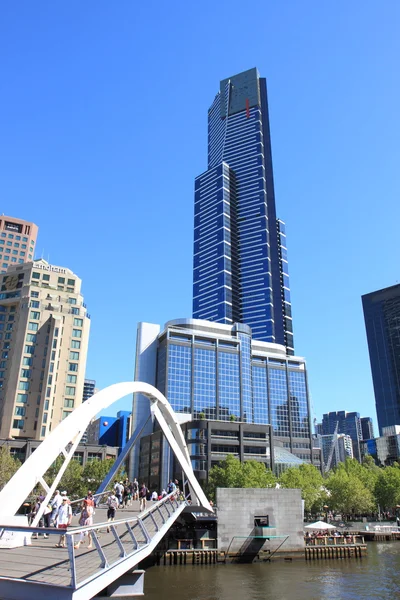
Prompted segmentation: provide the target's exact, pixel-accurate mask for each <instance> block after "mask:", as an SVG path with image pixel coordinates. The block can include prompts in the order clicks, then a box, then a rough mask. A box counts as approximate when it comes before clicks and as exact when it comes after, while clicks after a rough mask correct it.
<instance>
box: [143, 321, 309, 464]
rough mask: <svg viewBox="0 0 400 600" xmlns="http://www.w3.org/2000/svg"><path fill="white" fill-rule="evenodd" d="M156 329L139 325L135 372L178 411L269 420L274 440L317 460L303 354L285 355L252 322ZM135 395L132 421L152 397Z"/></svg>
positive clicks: (209, 416)
mask: <svg viewBox="0 0 400 600" xmlns="http://www.w3.org/2000/svg"><path fill="white" fill-rule="evenodd" d="M154 327H155V326H154V325H152V324H148V323H140V324H139V330H138V340H139V343H140V344H142V346H141V347H140V348H139V347H138V351H137V354H136V372H137V373H139V374H140V377H141V380H142V381H147V382H148V383H151V384H153V385H155V386H156V387H157V388H158V389H159V390H160V391H161V392H162V393H163V394H164V395H165V396H166V397H167V398H168V401H169V402H170V404H171V406H172V408H173V409H174V411H175V412H176V413H183V415H182V416H184V415H187V416H189V417H191V418H193V419H199V418H205V419H211V420H219V421H238V422H243V423H255V424H260V425H263V424H264V425H268V424H271V426H272V432H273V436H274V440H276V441H279V443H280V444H281V445H282V447H283V448H287V449H288V450H290V452H292V453H293V454H295V455H296V456H297V457H298V458H300V459H302V460H306V461H309V462H311V461H312V457H311V453H312V444H311V427H310V416H309V415H310V409H309V398H308V387H307V372H306V365H305V361H304V359H303V358H299V357H295V356H287V354H286V349H285V347H284V346H282V345H279V344H273V343H269V342H262V341H259V340H255V339H254V337H253V336H252V332H251V328H250V327H249V326H248V325H243V324H239V323H236V324H233V325H225V324H219V323H211V322H209V321H201V320H196V319H179V320H176V321H169V322H168V323H167V324H166V325H165V328H164V330H163V331H160V330H159V331H158V333H156V331H155V329H154ZM148 332H149V333H148ZM148 365H151V366H152V368H151V369H148ZM136 396H137V397H136V402H134V410H133V413H134V415H135V419H134V420H135V425H134V427H136V426H137V424H138V423H140V422H142V421H144V420H145V418H146V411H147V412H148V411H149V408H148V402H147V403H146V402H141V398H140V395H136ZM147 433H150V431H149V432H147Z"/></svg>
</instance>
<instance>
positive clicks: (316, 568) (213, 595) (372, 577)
mask: <svg viewBox="0 0 400 600" xmlns="http://www.w3.org/2000/svg"><path fill="white" fill-rule="evenodd" d="M144 597H145V600H163V599H164V598H166V599H171V600H172V599H173V600H289V599H292V598H293V599H294V600H321V599H324V600H353V599H354V600H359V599H360V598H361V599H364V598H368V599H369V598H371V599H374V600H375V599H381V598H382V599H383V598H384V599H393V600H395V599H397V598H400V543H398V542H391V543H387V544H384V543H382V544H376V543H370V544H368V556H367V557H365V558H362V559H354V558H353V559H339V560H321V561H310V562H306V561H305V560H302V559H296V560H293V562H291V563H290V562H283V561H282V560H279V559H276V560H275V561H274V559H272V562H271V563H256V564H251V565H232V564H230V565H229V564H228V565H224V564H218V565H204V566H192V565H186V566H171V567H152V568H150V569H148V570H147V571H146V574H145V596H144Z"/></svg>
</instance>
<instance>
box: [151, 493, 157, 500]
mask: <svg viewBox="0 0 400 600" xmlns="http://www.w3.org/2000/svg"><path fill="white" fill-rule="evenodd" d="M151 500H153V502H154V501H156V500H158V494H157V492H156V490H154V492H153V493H152V495H151Z"/></svg>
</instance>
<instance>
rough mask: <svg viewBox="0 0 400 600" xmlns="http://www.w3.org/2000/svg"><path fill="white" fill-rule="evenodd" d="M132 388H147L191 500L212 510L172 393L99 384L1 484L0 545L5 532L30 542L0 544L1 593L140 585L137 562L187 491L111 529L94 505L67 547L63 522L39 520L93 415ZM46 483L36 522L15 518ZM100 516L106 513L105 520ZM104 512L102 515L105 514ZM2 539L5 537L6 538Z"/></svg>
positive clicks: (75, 594)
mask: <svg viewBox="0 0 400 600" xmlns="http://www.w3.org/2000/svg"><path fill="white" fill-rule="evenodd" d="M132 393H140V394H143V395H144V396H146V397H147V398H148V400H149V402H150V408H151V414H152V415H153V416H154V417H155V418H156V419H157V421H158V423H159V425H160V427H161V429H162V431H163V433H164V435H165V437H166V439H167V441H168V443H169V445H170V447H171V449H172V451H173V452H174V454H175V456H176V458H177V460H178V462H179V463H180V465H181V468H182V471H183V473H184V474H185V477H186V482H187V485H188V487H189V491H190V499H191V504H192V505H197V506H200V507H202V509H206V510H207V511H210V512H212V508H211V506H210V504H209V502H208V500H207V498H206V496H205V495H204V492H203V490H202V488H201V487H200V485H199V483H198V481H197V479H196V477H195V476H194V473H193V469H192V466H191V462H190V456H189V452H188V449H187V446H186V443H185V439H184V437H183V434H182V430H181V428H180V425H179V423H178V421H177V420H176V417H175V414H174V411H173V410H172V408H171V406H170V404H169V403H168V401H167V399H166V398H165V397H164V396H163V394H161V392H159V391H158V390H157V389H156V388H154V387H153V386H151V385H149V384H147V383H141V382H128V383H117V384H115V385H111V386H110V387H108V388H106V389H104V390H102V391H101V392H98V393H97V394H95V395H94V396H92V398H90V399H89V400H88V401H86V402H85V403H83V404H82V405H81V406H79V407H78V408H77V409H76V410H74V412H73V413H72V414H71V415H70V416H69V417H67V418H66V419H65V420H64V421H62V422H61V423H60V424H59V425H58V427H56V429H55V430H54V431H53V432H52V433H51V434H50V435H49V436H48V437H47V438H46V439H45V440H44V441H43V442H42V443H41V444H40V446H39V447H38V448H37V449H36V450H35V452H34V453H33V454H32V455H31V456H30V457H29V458H28V460H26V462H25V463H24V464H23V465H22V466H21V467H20V469H19V470H18V471H17V473H16V474H15V475H14V477H13V478H12V479H11V480H10V481H9V482H8V483H7V484H6V486H5V487H4V488H3V489H2V491H1V492H0V536H1V537H0V545H1V543H2V541H4V539H5V538H6V537H7V536H9V537H10V536H11V537H12V536H14V539H15V538H19V539H21V537H22V538H25V540H26V542H27V545H24V546H21V545H17V547H12V548H4V547H3V548H0V594H1V598H2V600H26V599H27V598H31V599H32V600H35V599H36V598H41V599H50V598H51V599H52V600H54V599H55V598H57V599H58V600H64V599H73V600H88V599H89V598H93V597H94V596H95V595H96V594H99V593H100V592H102V591H103V590H108V592H107V593H108V594H109V595H111V597H118V596H119V595H123V596H125V597H127V596H129V594H130V593H134V591H133V590H134V584H135V581H136V580H137V579H138V578H139V577H140V573H139V572H137V571H136V572H135V571H134V569H135V567H136V566H137V565H138V564H139V563H140V562H141V561H142V560H143V559H144V558H146V557H147V556H148V555H149V554H151V552H152V551H153V550H154V548H155V547H156V546H157V544H158V543H159V542H160V541H161V540H162V538H163V537H164V535H165V534H166V533H167V531H168V530H169V528H170V527H171V526H172V525H173V523H174V522H175V520H176V519H177V517H178V516H179V515H180V514H181V513H182V511H183V510H184V509H185V507H186V506H187V504H188V502H187V500H186V499H184V500H179V499H178V498H176V497H175V495H174V494H170V495H169V496H167V497H166V498H164V499H162V500H161V501H159V502H154V503H151V507H150V508H149V509H148V510H146V511H144V512H142V513H140V514H134V513H132V512H128V513H125V516H124V518H122V519H118V520H116V521H114V523H113V524H112V525H111V526H110V531H109V532H107V525H106V524H105V523H104V522H105V521H106V517H105V512H104V511H102V509H96V513H97V514H96V524H95V525H93V526H90V527H70V528H68V530H66V550H63V549H56V548H54V545H55V543H56V542H57V541H58V537H59V534H60V530H57V529H55V528H51V529H46V530H44V529H40V528H38V527H37V525H38V522H39V520H40V518H41V516H42V513H43V511H44V509H45V507H46V506H47V504H48V501H49V500H50V499H51V497H52V496H53V494H54V492H55V490H56V489H57V487H58V483H59V481H60V480H61V477H62V476H63V474H64V472H65V469H66V468H67V466H68V464H69V462H70V460H71V458H72V456H73V454H74V452H75V450H76V447H77V446H78V444H79V442H80V440H81V437H82V435H83V433H84V432H85V430H86V428H87V426H88V425H89V423H90V421H91V420H92V419H93V418H94V417H95V416H96V415H97V413H99V412H100V411H101V410H103V409H104V408H107V407H108V406H110V405H111V404H113V403H114V402H116V401H117V400H119V399H120V398H123V397H124V396H126V395H128V394H132ZM145 425H146V423H141V424H140V425H139V426H138V428H137V429H136V431H135V432H134V433H133V435H132V437H131V438H130V440H129V441H128V443H127V444H126V445H125V447H124V449H123V451H122V452H121V454H120V456H119V457H118V460H117V461H116V463H115V464H114V466H113V468H112V469H111V471H110V472H109V473H108V475H107V476H106V478H105V479H104V481H103V482H102V484H101V486H100V488H99V490H98V492H103V491H105V490H106V489H107V486H108V484H109V482H110V480H112V477H113V475H114V473H115V472H116V471H117V469H118V468H119V466H120V464H121V463H122V462H123V461H124V459H125V458H126V456H127V454H128V453H129V451H130V450H131V449H132V447H133V445H134V444H135V443H136V441H137V440H138V439H139V438H140V434H141V431H142V430H143V428H144V427H145ZM60 455H62V456H63V457H64V459H65V460H64V462H63V464H62V466H61V468H60V470H59V472H58V474H57V477H56V479H55V480H54V482H53V483H52V484H51V485H48V483H47V482H46V481H45V479H44V476H45V473H46V471H47V469H48V468H49V467H50V466H51V465H52V464H53V463H54V461H55V460H56V458H57V457H58V456H60ZM38 483H40V484H41V486H42V487H43V489H44V490H45V493H46V498H45V500H44V501H43V502H42V505H41V506H42V508H41V512H40V513H38V514H37V515H36V517H35V520H34V521H33V523H32V525H31V527H27V526H26V525H24V526H20V525H16V524H15V521H13V517H14V515H15V514H16V512H17V511H18V509H19V508H20V506H21V505H22V504H23V502H24V501H25V499H26V498H27V497H28V496H29V494H31V492H32V490H33V489H34V487H35V486H36V485H37V484H38ZM99 515H100V517H101V516H102V515H104V519H103V520H102V521H101V522H99ZM100 520H101V519H100ZM44 531H46V533H47V534H48V535H49V539H47V540H43V541H40V542H37V543H36V540H35V543H33V544H31V541H30V539H31V535H32V533H36V532H37V533H43V532H44ZM88 532H90V534H91V537H92V541H93V549H92V550H89V549H85V548H84V547H83V549H75V548H74V545H75V544H76V542H77V541H78V540H79V537H80V534H81V533H88ZM3 545H4V544H3Z"/></svg>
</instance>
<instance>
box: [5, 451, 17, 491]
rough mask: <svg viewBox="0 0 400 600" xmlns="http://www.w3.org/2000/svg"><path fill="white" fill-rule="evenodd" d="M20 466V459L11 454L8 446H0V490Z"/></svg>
mask: <svg viewBox="0 0 400 600" xmlns="http://www.w3.org/2000/svg"><path fill="white" fill-rule="evenodd" d="M20 466H21V463H20V461H19V460H17V459H16V458H14V457H13V456H11V454H10V451H9V450H8V448H4V447H3V448H0V490H2V489H3V487H4V486H5V485H6V483H8V481H10V479H11V477H12V476H13V475H14V473H16V472H17V471H18V469H19V467H20Z"/></svg>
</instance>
